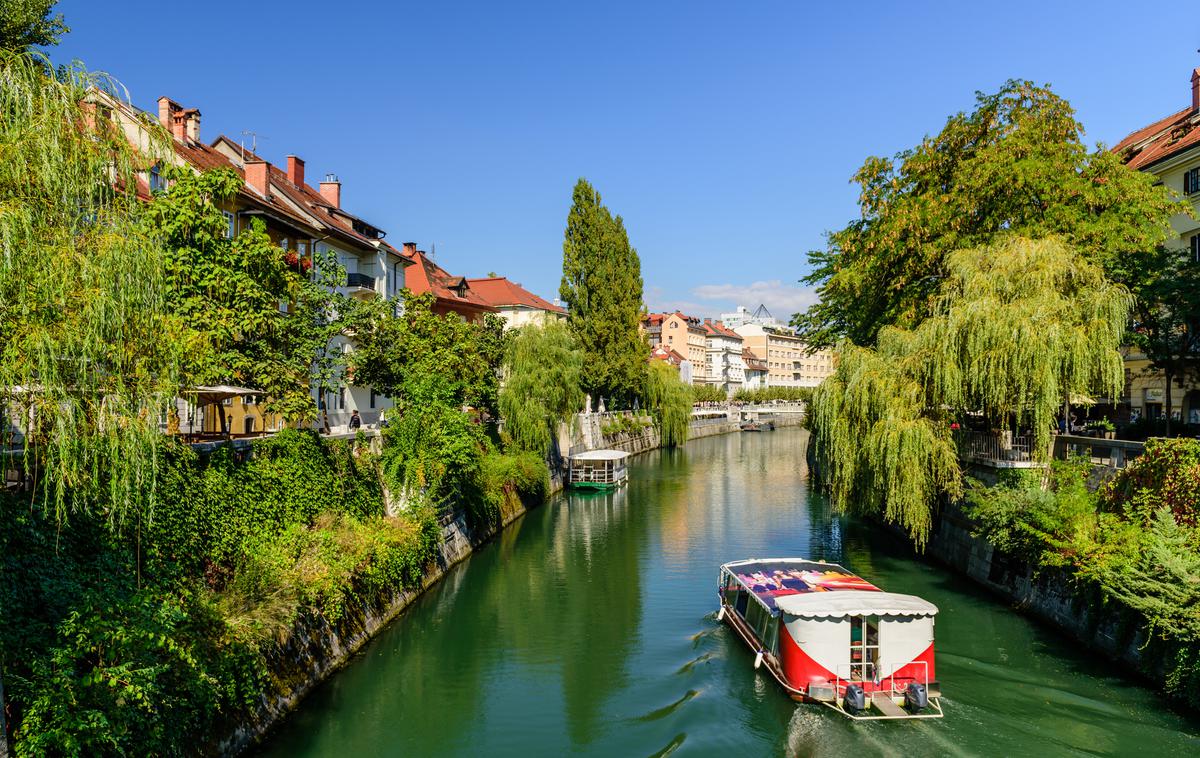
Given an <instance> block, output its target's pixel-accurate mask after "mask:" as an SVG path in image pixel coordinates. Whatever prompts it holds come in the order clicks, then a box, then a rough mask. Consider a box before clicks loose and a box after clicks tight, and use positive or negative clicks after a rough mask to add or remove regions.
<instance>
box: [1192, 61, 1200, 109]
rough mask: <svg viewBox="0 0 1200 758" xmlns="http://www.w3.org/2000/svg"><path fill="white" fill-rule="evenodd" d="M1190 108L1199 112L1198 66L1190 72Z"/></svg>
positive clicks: (1199, 72) (1199, 78)
mask: <svg viewBox="0 0 1200 758" xmlns="http://www.w3.org/2000/svg"><path fill="white" fill-rule="evenodd" d="M1192 110H1193V111H1195V112H1196V113H1200V68H1198V69H1196V70H1195V71H1193V72H1192Z"/></svg>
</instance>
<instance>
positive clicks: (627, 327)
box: [559, 179, 649, 403]
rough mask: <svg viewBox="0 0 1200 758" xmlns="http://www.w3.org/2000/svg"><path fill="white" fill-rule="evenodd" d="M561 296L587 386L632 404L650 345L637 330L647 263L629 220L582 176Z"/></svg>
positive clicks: (569, 226)
mask: <svg viewBox="0 0 1200 758" xmlns="http://www.w3.org/2000/svg"><path fill="white" fill-rule="evenodd" d="M559 296H560V297H561V298H562V299H563V302H564V303H566V305H567V323H568V324H569V325H570V327H571V331H572V332H573V333H574V334H575V338H576V339H577V340H578V341H579V344H580V346H581V347H582V349H583V359H584V365H585V366H586V371H585V372H584V379H583V385H584V387H583V388H584V391H585V392H589V393H591V394H592V395H593V396H603V397H606V398H611V399H615V400H617V401H618V402H623V403H628V402H629V401H631V400H632V399H633V398H634V397H635V396H637V395H638V394H640V393H641V392H642V389H643V385H644V381H645V375H646V359H647V357H648V356H649V347H648V346H647V345H646V343H645V341H644V340H643V339H642V337H641V334H640V333H639V331H638V324H639V321H640V319H641V313H642V264H641V261H640V259H639V258H638V254H637V250H635V249H634V248H633V247H632V246H631V245H630V244H629V236H628V235H627V234H626V233H625V224H624V222H623V221H622V220H621V217H620V216H616V217H614V216H613V215H612V214H611V213H610V212H609V210H608V208H606V207H605V206H604V204H603V203H602V202H601V200H600V193H599V192H597V191H596V190H595V189H593V188H592V185H590V184H588V182H587V180H586V179H580V180H579V181H578V182H577V183H576V185H575V190H574V193H573V200H572V204H571V210H570V212H569V213H568V214H567V228H566V233H565V235H564V239H563V276H562V284H561V285H560V286H559Z"/></svg>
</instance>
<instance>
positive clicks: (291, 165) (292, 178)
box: [287, 155, 304, 187]
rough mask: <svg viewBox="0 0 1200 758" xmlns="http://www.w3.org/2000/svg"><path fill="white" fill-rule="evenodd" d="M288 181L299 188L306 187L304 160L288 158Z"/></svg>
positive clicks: (291, 156)
mask: <svg viewBox="0 0 1200 758" xmlns="http://www.w3.org/2000/svg"><path fill="white" fill-rule="evenodd" d="M287 158H288V181H289V182H291V183H292V184H294V185H296V186H297V187H303V186H304V159H303V158H300V157H299V156H296V155H289V156H288V157H287Z"/></svg>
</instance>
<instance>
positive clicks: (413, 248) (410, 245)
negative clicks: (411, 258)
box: [404, 242, 417, 255]
mask: <svg viewBox="0 0 1200 758" xmlns="http://www.w3.org/2000/svg"><path fill="white" fill-rule="evenodd" d="M404 252H406V253H408V254H409V255H416V254H417V243H415V242H405V243H404Z"/></svg>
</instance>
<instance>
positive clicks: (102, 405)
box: [0, 52, 186, 523]
mask: <svg viewBox="0 0 1200 758" xmlns="http://www.w3.org/2000/svg"><path fill="white" fill-rule="evenodd" d="M115 89H116V85H115V84H114V83H112V82H111V81H110V80H108V79H106V78H104V77H100V76H96V75H93V74H89V73H87V72H86V71H84V70H82V69H80V68H65V69H63V70H61V71H60V73H59V76H58V78H57V79H54V78H50V77H48V76H47V75H46V74H45V72H44V68H43V66H42V65H41V64H40V62H39V60H38V59H36V58H34V57H33V56H30V55H24V54H15V53H10V52H0V113H3V114H4V115H3V118H0V415H6V416H7V417H8V419H9V420H11V421H16V422H17V423H18V424H20V425H21V426H23V427H25V429H26V431H27V432H28V438H27V439H26V440H24V450H25V459H26V465H27V467H28V468H30V469H33V470H37V471H38V472H39V476H40V481H41V482H42V483H44V484H45V485H46V488H45V490H44V492H46V494H47V495H48V497H49V498H50V500H51V501H52V502H53V504H54V507H55V510H56V511H57V513H58V514H59V516H60V517H63V516H65V515H66V514H67V513H68V512H69V511H70V510H71V509H85V508H89V507H92V506H95V505H97V504H98V503H101V502H103V503H104V506H105V508H106V509H107V511H108V514H109V516H110V518H111V520H112V521H113V522H114V523H115V522H121V521H123V520H124V518H125V516H126V515H127V514H128V513H130V512H132V511H137V510H148V509H150V508H151V507H152V506H153V502H154V501H153V487H152V484H153V480H154V477H155V472H156V470H157V460H156V450H157V446H156V444H155V443H156V440H157V437H158V416H159V413H160V411H161V410H162V409H163V408H164V407H165V405H166V403H167V401H168V400H169V399H170V398H172V397H174V394H175V392H176V390H177V389H178V381H179V379H178V378H179V366H180V363H181V360H182V356H181V351H182V350H183V348H184V343H183V342H182V341H181V340H180V339H178V335H179V334H180V333H181V332H184V331H186V330H185V329H184V327H183V325H182V324H181V323H180V322H179V320H178V319H176V318H175V317H173V316H172V314H171V313H170V309H169V306H168V299H167V297H168V296H167V292H166V286H165V285H166V279H165V276H164V265H163V264H164V253H163V249H162V246H161V245H160V244H159V242H158V240H156V239H154V238H153V237H152V236H151V235H148V234H147V233H146V230H145V227H144V225H143V223H142V217H143V215H144V213H145V209H144V207H143V203H141V202H140V201H139V200H138V199H137V198H136V197H135V196H134V194H133V193H132V192H126V191H123V190H124V189H126V188H132V187H134V186H136V182H137V172H138V170H139V169H140V168H143V167H144V166H145V165H147V163H146V162H147V161H152V160H153V159H154V156H155V155H156V154H157V155H161V154H162V153H163V151H164V149H165V145H166V142H165V139H166V138H165V135H164V133H163V132H162V131H161V130H160V129H157V128H150V129H149V134H150V141H149V144H148V145H147V146H146V148H145V151H144V152H143V153H141V154H137V153H135V152H134V150H133V148H132V147H131V146H130V144H129V143H128V142H127V141H126V139H125V137H124V135H123V134H122V133H121V131H120V130H119V129H118V128H116V127H115V126H114V125H113V123H112V122H111V121H109V120H108V119H103V118H97V109H96V107H95V106H94V105H93V104H92V103H91V102H89V97H91V96H92V95H93V94H94V92H95V91H96V90H104V91H108V92H112V91H113V90H115ZM12 442H13V440H11V439H10V438H9V426H8V424H0V447H3V448H7V447H10V446H12Z"/></svg>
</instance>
